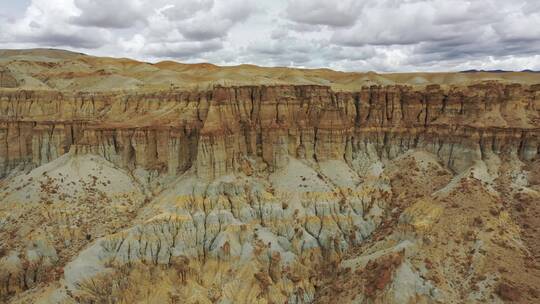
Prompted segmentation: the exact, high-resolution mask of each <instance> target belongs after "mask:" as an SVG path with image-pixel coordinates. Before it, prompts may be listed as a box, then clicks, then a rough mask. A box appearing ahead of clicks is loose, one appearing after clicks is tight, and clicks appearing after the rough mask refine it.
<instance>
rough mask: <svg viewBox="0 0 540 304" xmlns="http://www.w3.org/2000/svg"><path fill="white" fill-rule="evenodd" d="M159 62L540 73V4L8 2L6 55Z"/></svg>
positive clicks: (1, 23)
mask: <svg viewBox="0 0 540 304" xmlns="http://www.w3.org/2000/svg"><path fill="white" fill-rule="evenodd" d="M34 47H50V48H61V49H67V50H73V51H79V52H83V53H87V54H91V55H96V56H113V57H129V58H134V59H138V60H143V61H149V62H158V61H162V60H171V59H172V60H176V61H180V62H190V63H192V62H211V63H214V64H219V65H236V64H244V63H246V64H257V65H262V66H294V67H307V68H321V67H322V68H331V69H336V70H344V71H377V72H412V71H460V70H466V69H505V70H523V69H533V70H540V0H468V1H465V0H356V1H354V0H333V1H328V0H258V1H255V0H151V1H143V0H116V1H115V0H0V48H34Z"/></svg>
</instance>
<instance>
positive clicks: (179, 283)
mask: <svg viewBox="0 0 540 304" xmlns="http://www.w3.org/2000/svg"><path fill="white" fill-rule="evenodd" d="M0 143H1V144H0V178H1V184H0V186H1V188H0V228H2V229H1V230H0V236H1V237H2V239H4V240H8V241H7V242H4V243H2V244H1V247H0V249H1V250H0V268H1V269H2V270H4V271H2V274H1V275H0V286H1V287H0V296H1V299H2V300H5V301H10V302H13V303H25V302H28V301H30V302H34V301H42V302H43V303H96V302H98V303H101V302H111V301H112V302H119V303H122V302H123V303H133V302H137V301H143V302H144V301H146V302H153V303H158V302H160V303H161V302H167V301H168V302H172V303H216V302H217V303H329V302H333V301H336V300H339V301H342V302H344V303H348V302H351V303H364V302H373V303H407V302H424V303H437V302H443V303H461V302H464V301H465V302H467V301H469V302H475V301H481V300H485V301H509V300H510V301H514V302H522V303H528V302H530V301H534V299H537V298H538V294H535V292H534V290H535V289H537V288H538V287H539V286H540V283H539V280H538V276H539V274H540V269H539V267H538V265H539V264H538V261H537V260H536V258H537V255H538V253H539V252H538V246H537V244H536V241H535V238H534V234H533V235H532V236H531V234H530V233H531V232H534V231H535V230H534V229H540V223H538V222H537V221H535V220H534V219H531V218H530V217H529V216H527V215H526V214H524V212H525V210H526V211H527V212H526V213H528V214H530V215H534V214H539V213H538V212H539V211H540V210H539V208H538V206H536V205H537V203H536V202H538V199H539V198H540V192H539V191H540V179H538V176H536V175H537V174H536V173H535V172H537V171H538V169H539V152H540V86H538V85H521V84H502V83H498V82H486V83H482V84H475V85H471V86H453V87H440V86H438V85H429V86H426V87H421V88H419V87H414V88H413V87H410V86H399V85H392V86H370V87H367V86H366V87H362V88H359V90H358V91H352V92H336V91H333V90H332V89H331V88H330V87H325V86H313V85H302V86H294V85H279V86H240V87H222V86H216V87H214V88H213V89H212V90H208V91H177V90H168V91H157V92H147V91H145V92H140V93H137V92H134V91H131V92H101V93H69V92H57V91H27V90H16V89H3V90H1V91H0ZM535 174H536V175H535ZM36 223H38V224H39V225H34V224H36ZM510 265H514V266H515V267H516V268H515V270H510V267H511V266H510ZM512 267H513V266H512ZM143 298H144V300H141V299H143Z"/></svg>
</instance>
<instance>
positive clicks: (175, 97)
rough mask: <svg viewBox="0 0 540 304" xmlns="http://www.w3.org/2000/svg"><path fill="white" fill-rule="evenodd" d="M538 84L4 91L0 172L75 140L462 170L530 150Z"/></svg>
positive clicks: (219, 167)
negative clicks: (400, 159) (412, 154)
mask: <svg viewBox="0 0 540 304" xmlns="http://www.w3.org/2000/svg"><path fill="white" fill-rule="evenodd" d="M539 108H540V87H538V86H522V85H501V84H496V83H492V84H485V85H475V86H470V87H455V88H451V89H447V90H443V89H441V88H440V87H439V86H436V85H433V86H428V87H426V88H425V89H424V90H414V89H412V88H410V87H406V86H387V87H381V86H372V87H364V88H362V89H361V90H360V91H359V92H353V93H348V92H347V93H343V92H333V91H331V90H330V89H329V88H327V87H321V86H274V87H237V88H224V87H216V88H215V89H214V90H212V91H208V92H196V93H189V92H175V91H171V92H159V93H151V94H148V93H147V94H120V93H103V94H66V93H58V92H44V91H43V92H38V91H2V92H1V95H0V142H2V143H3V145H2V147H1V148H0V176H5V175H7V174H8V173H9V172H10V171H11V170H13V169H14V168H17V167H18V166H22V165H26V164H33V165H41V164H45V163H47V162H49V161H51V160H54V159H56V158H57V157H59V156H61V155H62V154H64V153H66V152H68V151H69V150H70V148H72V147H75V149H84V150H87V151H92V152H94V153H98V154H100V155H102V156H104V157H105V158H106V159H108V160H110V161H112V162H113V163H115V164H117V165H119V166H122V167H127V168H133V167H141V168H144V169H156V170H159V171H160V172H164V171H167V172H168V173H169V174H171V175H176V174H178V173H181V172H183V171H185V170H186V169H188V168H190V167H192V166H193V167H194V168H196V170H197V172H198V174H199V176H201V177H207V178H215V177H218V176H222V175H226V174H228V173H231V172H234V171H237V170H239V169H240V168H241V167H245V166H244V165H243V164H244V161H245V158H246V157H256V158H260V159H261V160H262V161H263V162H264V163H265V164H266V165H267V166H268V168H269V170H270V171H272V170H274V169H276V168H280V167H283V166H284V165H285V164H286V161H287V160H286V159H287V157H286V156H288V155H290V156H292V157H296V158H300V159H314V160H327V159H343V160H346V161H347V162H349V163H351V164H352V163H354V159H355V158H356V156H357V155H361V154H376V155H373V156H376V157H379V158H383V159H384V158H394V157H396V156H398V155H399V154H402V153H403V152H405V151H407V150H409V149H412V148H424V149H427V150H428V151H430V152H433V153H435V154H436V155H437V156H438V157H439V158H440V159H441V160H442V161H443V162H444V163H446V164H448V165H449V166H450V168H452V169H454V170H456V171H459V170H462V169H464V168H466V167H467V166H468V165H470V164H471V162H472V161H474V160H475V159H478V158H481V157H482V155H483V153H485V152H486V151H493V152H496V153H500V152H512V153H517V154H518V155H519V157H520V158H522V159H524V160H530V159H533V158H534V157H535V156H536V155H537V154H538V149H539V145H540V140H539V132H540V131H539V121H540V118H539V117H540V115H539V112H538V109H539Z"/></svg>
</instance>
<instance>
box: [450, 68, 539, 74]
mask: <svg viewBox="0 0 540 304" xmlns="http://www.w3.org/2000/svg"><path fill="white" fill-rule="evenodd" d="M516 72H518V73H540V71H534V70H530V69H525V70H521V71H508V70H476V69H471V70H465V71H460V73H516Z"/></svg>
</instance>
